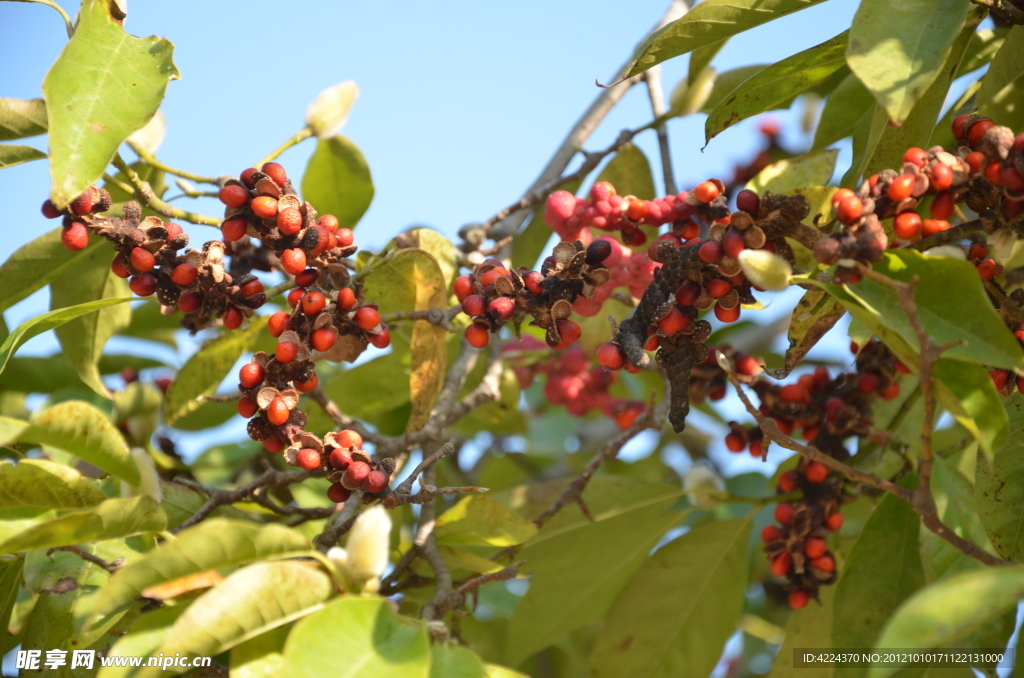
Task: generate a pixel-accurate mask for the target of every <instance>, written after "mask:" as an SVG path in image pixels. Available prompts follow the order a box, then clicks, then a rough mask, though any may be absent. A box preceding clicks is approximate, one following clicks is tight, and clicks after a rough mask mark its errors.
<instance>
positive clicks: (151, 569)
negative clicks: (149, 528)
mask: <svg viewBox="0 0 1024 678" xmlns="http://www.w3.org/2000/svg"><path fill="white" fill-rule="evenodd" d="M177 536H178V538H177V539H176V540H174V541H167V542H164V543H163V544H161V545H159V546H157V547H156V548H155V549H153V550H152V551H150V552H149V553H147V554H146V555H145V556H144V557H143V558H141V559H139V560H136V561H135V562H133V563H131V564H130V565H127V566H125V567H123V568H121V569H120V570H118V572H117V576H116V577H113V578H112V579H111V580H110V583H109V584H107V585H106V586H105V587H104V588H103V590H102V591H101V592H100V594H99V597H98V598H97V600H96V604H95V606H94V607H93V612H92V614H93V616H95V617H101V616H103V615H105V614H108V613H110V612H112V611H114V610H116V609H118V608H120V607H121V606H123V605H127V604H128V603H130V602H131V601H132V600H134V599H135V598H137V597H138V596H139V595H140V594H141V593H142V591H143V590H144V589H147V588H149V587H150V586H155V585H156V584H162V583H164V582H168V581H171V580H174V579H178V578H181V577H187V576H188V575H192V574H197V573H199V572H206V571H207V570H220V569H223V568H226V567H230V566H233V565H241V564H242V563H247V562H252V561H257V560H266V559H272V558H273V559H277V558H292V557H296V556H299V555H302V554H306V553H308V552H309V551H310V550H311V548H312V547H311V546H310V544H309V540H308V539H306V538H305V537H303V536H302V535H301V534H299V533H298V532H296V531H295V530H292V529H291V528H288V527H285V526H283V525H273V524H271V525H258V524H256V523H251V522H243V521H239V520H228V519H226V518H211V519H208V520H205V521H203V522H201V523H199V524H197V525H193V526H192V527H189V528H187V529H185V530H182V531H181V532H179V533H178V535H177Z"/></svg>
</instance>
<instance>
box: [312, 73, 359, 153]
mask: <svg viewBox="0 0 1024 678" xmlns="http://www.w3.org/2000/svg"><path fill="white" fill-rule="evenodd" d="M358 96H359V87H357V86H356V81H355V80H346V81H345V82H341V83H338V84H337V85H334V86H332V87H328V88H327V89H325V90H324V91H323V92H320V94H318V95H317V97H316V99H313V103H311V104H310V105H309V108H308V109H306V125H307V126H308V127H309V128H310V129H312V130H313V134H315V135H316V136H317V137H318V138H320V139H324V138H327V137H333V136H334V135H335V134H337V133H338V132H340V131H341V128H342V127H344V126H345V122H346V121H347V120H348V114H349V111H351V110H352V104H354V103H355V101H356V98H357V97H358Z"/></svg>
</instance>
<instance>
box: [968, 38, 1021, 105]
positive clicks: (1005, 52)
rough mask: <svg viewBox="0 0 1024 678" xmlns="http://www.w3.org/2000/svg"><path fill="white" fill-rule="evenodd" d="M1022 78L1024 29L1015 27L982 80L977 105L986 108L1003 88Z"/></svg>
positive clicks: (976, 98)
mask: <svg viewBox="0 0 1024 678" xmlns="http://www.w3.org/2000/svg"><path fill="white" fill-rule="evenodd" d="M1021 76H1024V27H1022V26H1013V27H1011V28H1010V32H1009V33H1008V34H1007V36H1006V40H1005V41H1004V42H1003V44H1002V47H1000V48H999V52H998V53H997V54H996V55H995V58H994V59H992V65H991V66H989V68H988V71H987V72H986V73H985V76H984V77H983V78H982V79H981V89H979V90H978V94H977V95H975V98H974V103H975V105H976V106H977V107H978V108H979V109H980V108H984V107H985V104H987V103H988V102H990V101H992V99H994V98H995V97H996V95H997V94H999V93H1000V92H1001V91H1002V90H1003V88H1005V87H1007V86H1009V85H1012V84H1013V83H1014V82H1015V81H1016V80H1017V79H1018V78H1020V77H1021Z"/></svg>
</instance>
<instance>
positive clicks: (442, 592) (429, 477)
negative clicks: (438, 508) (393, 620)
mask: <svg viewBox="0 0 1024 678" xmlns="http://www.w3.org/2000/svg"><path fill="white" fill-rule="evenodd" d="M447 444H448V445H453V443H452V441H449V442H448V443H447ZM432 456H433V455H432ZM423 482H424V483H425V484H427V485H433V482H434V467H433V464H431V465H430V466H428V467H427V468H426V469H424V471H423ZM435 524H436V523H435V519H434V502H432V501H428V502H427V503H425V504H423V507H422V508H421V509H420V529H419V531H418V534H417V535H416V536H417V539H416V545H417V546H418V547H419V548H420V551H421V552H422V553H423V558H424V559H425V560H426V561H427V564H428V565H430V569H432V570H433V571H434V595H433V596H432V597H431V599H430V600H428V601H427V602H426V604H425V605H424V606H423V612H422V614H421V615H420V617H421V618H422V619H425V620H426V621H432V620H434V619H435V618H436V617H439V616H443V615H444V612H445V611H446V610H447V609H448V606H449V605H451V604H452V603H454V604H455V605H458V604H460V603H461V602H462V601H461V596H459V600H458V602H456V601H453V600H451V598H452V597H453V596H452V594H453V593H454V592H453V591H452V573H451V572H450V571H449V570H448V566H447V565H446V564H445V562H444V559H443V558H442V557H441V553H440V552H439V551H438V550H437V540H436V539H435V538H434V526H435ZM454 595H455V596H458V594H457V593H455V594H454Z"/></svg>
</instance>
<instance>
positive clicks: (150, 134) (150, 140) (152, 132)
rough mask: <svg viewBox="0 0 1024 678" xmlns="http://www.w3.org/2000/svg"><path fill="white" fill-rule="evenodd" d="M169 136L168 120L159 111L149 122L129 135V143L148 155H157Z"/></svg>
mask: <svg viewBox="0 0 1024 678" xmlns="http://www.w3.org/2000/svg"><path fill="white" fill-rule="evenodd" d="M165 134H167V118H165V117H164V113H163V111H157V112H156V115H154V116H153V117H152V118H150V120H149V122H147V123H146V124H145V125H143V126H142V127H141V128H140V129H137V130H135V131H134V132H132V133H131V134H130V135H128V143H130V144H132V145H133V146H138V147H139V148H140V149H142V150H143V151H145V152H146V153H156V150H157V149H158V148H160V144H162V143H163V142H164V135H165Z"/></svg>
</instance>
